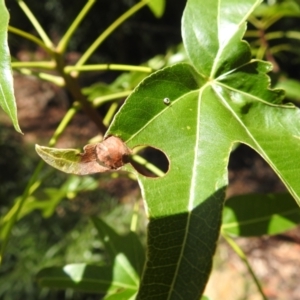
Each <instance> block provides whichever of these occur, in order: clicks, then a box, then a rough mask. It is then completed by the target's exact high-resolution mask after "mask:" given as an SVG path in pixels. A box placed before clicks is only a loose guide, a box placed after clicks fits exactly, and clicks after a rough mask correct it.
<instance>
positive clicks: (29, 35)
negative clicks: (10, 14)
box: [8, 26, 53, 55]
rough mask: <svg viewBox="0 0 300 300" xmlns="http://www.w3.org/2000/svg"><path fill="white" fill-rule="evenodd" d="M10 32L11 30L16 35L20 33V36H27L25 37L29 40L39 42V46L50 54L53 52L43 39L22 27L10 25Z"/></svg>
mask: <svg viewBox="0 0 300 300" xmlns="http://www.w3.org/2000/svg"><path fill="white" fill-rule="evenodd" d="M8 32H11V33H14V34H16V35H19V36H21V37H23V38H25V39H27V40H29V41H31V42H33V43H35V44H37V45H38V46H40V47H41V48H43V49H44V50H45V51H46V52H47V53H48V54H50V55H52V53H53V51H52V49H50V48H48V47H47V46H46V45H45V43H44V42H43V41H42V40H41V39H39V38H37V37H35V36H34V35H32V34H30V33H28V32H25V31H23V30H21V29H18V28H15V27H13V26H8Z"/></svg>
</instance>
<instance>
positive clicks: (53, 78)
mask: <svg viewBox="0 0 300 300" xmlns="http://www.w3.org/2000/svg"><path fill="white" fill-rule="evenodd" d="M17 70H18V72H20V73H21V74H24V75H33V76H35V77H38V78H40V79H43V80H46V81H49V82H52V83H54V84H56V85H57V86H60V87H64V86H65V81H64V79H63V78H62V77H60V76H56V75H51V74H47V73H43V72H36V71H32V70H30V69H26V68H21V69H17Z"/></svg>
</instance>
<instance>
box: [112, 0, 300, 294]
mask: <svg viewBox="0 0 300 300" xmlns="http://www.w3.org/2000/svg"><path fill="white" fill-rule="evenodd" d="M258 3H259V1H254V0H253V1H251V0H248V1H243V2H242V3H240V2H239V1H234V0H232V1H210V2H205V3H204V2H199V1H196V0H190V1H189V2H188V3H187V7H186V10H185V12H184V17H183V25H182V26H183V27H182V31H183V38H184V44H185V47H186V50H187V53H188V56H189V58H190V60H191V61H192V64H193V66H194V68H195V69H196V70H194V69H193V68H192V67H191V66H189V65H187V64H178V65H175V66H173V67H169V68H165V69H164V70H162V71H159V72H156V73H154V74H152V75H151V76H149V77H148V78H147V79H145V80H144V81H143V82H142V83H141V84H140V85H139V86H138V87H137V88H136V90H135V91H134V92H133V93H132V94H131V95H130V97H129V98H128V99H127V100H126V102H125V105H124V106H123V107H122V109H121V110H120V112H119V113H118V114H117V115H116V117H115V119H114V122H113V124H112V125H111V127H110V128H109V131H108V133H107V134H108V135H116V136H119V137H120V138H122V139H123V140H124V141H125V142H126V143H127V145H128V146H129V147H130V148H134V147H135V146H137V145H150V146H152V147H154V148H157V149H160V150H161V151H163V152H164V153H165V154H166V155H167V157H168V159H169V161H170V168H169V171H168V173H167V174H166V175H165V176H164V177H163V178H157V179H155V180H153V179H150V178H145V177H143V176H141V175H139V174H138V175H137V176H138V178H139V183H140V186H141V189H142V192H143V196H144V199H145V200H146V203H147V210H148V214H149V218H150V223H149V229H148V257H147V263H146V268H145V271H144V276H143V278H142V282H141V287H140V291H139V294H138V299H143V298H144V297H146V295H147V297H148V298H152V299H171V298H172V297H175V295H176V297H180V296H181V297H182V298H189V299H198V298H199V297H200V295H201V293H202V290H203V288H204V286H205V284H206V281H207V278H208V276H209V272H210V269H211V262H212V256H213V253H214V251H215V245H216V242H217V239H218V234H219V226H220V219H221V212H222V204H223V201H224V189H225V187H226V185H227V163H228V159H229V153H230V151H231V149H232V147H233V146H234V144H235V143H240V142H242V143H245V144H247V145H249V146H250V147H252V148H254V149H255V150H256V151H257V152H258V153H260V154H261V156H262V157H263V158H264V159H265V160H266V161H267V162H268V163H269V164H270V165H271V167H272V168H273V169H274V170H275V172H276V173H277V174H278V175H279V177H280V178H281V179H282V180H283V182H284V183H285V184H286V186H287V188H288V189H289V191H290V192H291V194H292V195H293V196H294V197H295V199H296V200H297V201H299V199H300V186H299V184H298V181H299V180H298V178H299V175H298V174H299V173H300V162H299V163H298V161H297V160H295V158H297V157H299V154H300V141H299V133H300V123H299V120H300V118H299V117H300V113H299V110H298V109H297V108H295V107H293V106H291V105H281V101H282V98H283V92H282V91H281V90H270V89H269V78H268V77H267V76H266V72H269V71H270V70H271V66H270V64H268V63H265V62H260V61H250V50H249V46H248V45H247V43H245V42H242V41H241V38H242V35H243V34H244V31H245V29H246V26H245V22H244V21H245V19H246V18H247V16H249V14H250V12H251V11H252V10H253V9H254V7H255V6H256V5H257V4H258ZM164 98H169V99H170V104H169V105H165V104H164V101H163V100H164ZM287 149H288V153H289V154H288V155H287ZM127 169H128V170H132V169H130V168H129V167H128V168H127ZM154 287H155V288H154Z"/></svg>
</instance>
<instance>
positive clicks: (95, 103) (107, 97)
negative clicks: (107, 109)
mask: <svg viewBox="0 0 300 300" xmlns="http://www.w3.org/2000/svg"><path fill="white" fill-rule="evenodd" d="M131 93H132V91H125V92H119V93H114V94H112V95H105V96H101V97H97V98H95V99H94V100H93V106H94V107H98V106H100V105H102V104H103V103H105V102H109V101H114V100H116V99H120V98H126V97H127V96H129V95H130V94H131Z"/></svg>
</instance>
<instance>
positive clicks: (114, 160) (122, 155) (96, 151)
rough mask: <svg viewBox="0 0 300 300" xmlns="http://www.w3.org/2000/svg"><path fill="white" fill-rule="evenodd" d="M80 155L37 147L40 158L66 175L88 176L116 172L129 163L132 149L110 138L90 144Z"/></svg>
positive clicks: (117, 139) (71, 150) (63, 150)
mask: <svg viewBox="0 0 300 300" xmlns="http://www.w3.org/2000/svg"><path fill="white" fill-rule="evenodd" d="M83 150H84V152H83V153H80V152H79V151H78V150H75V149H55V148H49V147H43V146H39V145H36V151H37V153H38V154H39V155H40V157H41V158H42V159H43V160H44V161H45V162H46V163H48V164H49V165H51V166H52V167H54V168H56V169H59V170H61V171H63V172H65V173H71V174H77V175H86V174H93V173H101V172H106V171H110V170H115V169H118V168H120V167H122V166H123V165H124V164H125V163H127V162H128V158H129V155H130V154H131V151H130V149H129V148H128V147H127V146H126V145H125V143H124V142H123V141H122V140H121V139H120V138H118V137H115V136H110V137H108V138H106V139H105V140H104V141H102V142H101V143H98V144H88V145H86V146H85V147H84V148H83Z"/></svg>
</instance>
